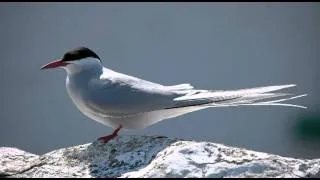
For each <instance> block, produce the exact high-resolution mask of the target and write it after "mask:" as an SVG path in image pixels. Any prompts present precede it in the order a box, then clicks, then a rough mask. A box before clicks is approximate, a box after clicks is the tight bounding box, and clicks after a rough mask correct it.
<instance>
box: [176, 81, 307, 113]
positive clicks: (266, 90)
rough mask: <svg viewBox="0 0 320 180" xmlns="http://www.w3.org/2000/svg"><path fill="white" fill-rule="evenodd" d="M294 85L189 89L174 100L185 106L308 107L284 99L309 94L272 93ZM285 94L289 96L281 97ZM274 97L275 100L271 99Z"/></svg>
mask: <svg viewBox="0 0 320 180" xmlns="http://www.w3.org/2000/svg"><path fill="white" fill-rule="evenodd" d="M293 86H295V84H290V85H279V86H265V87H257V88H250V89H239V90H230V91H207V90H189V91H187V93H186V94H185V95H184V96H180V97H178V98H175V99H174V101H177V103H178V104H181V105H183V106H186V105H187V104H189V106H194V105H201V106H210V107H225V106H290V107H298V108H307V107H305V106H301V105H295V104H287V103H282V102H283V101H288V100H292V99H296V98H300V97H303V96H307V94H302V95H297V96H293V95H292V94H289V93H271V92H273V91H276V90H280V89H285V88H289V87H293ZM283 96H289V97H286V98H280V99H279V97H283ZM272 98H273V100H271V99H272ZM274 98H276V99H274ZM267 99H268V100H267ZM187 106H188V105H187Z"/></svg>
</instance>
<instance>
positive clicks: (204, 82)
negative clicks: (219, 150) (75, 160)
mask: <svg viewBox="0 0 320 180" xmlns="http://www.w3.org/2000/svg"><path fill="white" fill-rule="evenodd" d="M319 19H320V4H319V3H124V2H123V3H111V2H110V3H4V2H3V3H1V4H0V27H1V28H0V39H1V41H0V47H1V53H0V63H1V66H0V68H1V71H0V73H1V74H0V78H1V79H0V80H1V89H0V98H1V101H0V118H1V124H0V146H13V147H18V148H20V149H23V150H26V151H29V152H32V153H36V154H43V153H46V152H48V151H51V150H54V149H57V148H63V147H68V146H73V145H78V144H83V143H89V142H92V141H94V140H96V139H97V138H98V137H100V136H103V135H105V134H109V133H111V132H112V129H111V128H109V127H107V126H103V125H102V124H99V123H97V122H95V121H93V120H91V119H89V118H87V117H85V116H84V115H83V114H81V113H80V111H79V110H78V109H76V107H75V106H74V105H73V104H72V102H71V99H70V98H69V97H68V95H67V92H66V89H65V78H66V73H65V72H64V70H62V69H56V70H48V71H40V67H41V66H42V65H44V64H46V63H48V62H50V61H52V60H55V59H57V58H60V57H61V56H62V55H63V54H64V53H65V52H66V51H68V50H70V49H73V48H75V47H78V46H86V47H89V48H90V49H92V50H94V51H95V52H96V53H97V54H98V55H99V56H100V57H101V58H102V61H103V64H104V66H106V67H108V68H110V69H113V70H115V71H119V72H122V73H126V74H129V75H133V76H137V77H140V78H143V79H146V80H150V81H154V82H158V83H162V84H164V85H173V84H178V83H191V84H192V85H193V86H195V87H196V88H201V89H214V90H226V89H238V88H250V87H256V86H267V85H280V84H291V83H294V84H297V87H294V88H290V89H288V91H286V92H292V93H295V94H303V93H308V96H307V97H303V98H301V99H297V100H292V101H291V102H292V103H294V104H300V105H304V106H307V107H308V109H298V108H290V107H278V106H270V107H267V106H257V107H253V106H247V107H230V108H211V109H205V110H202V111H198V112H194V113H191V114H186V115H184V116H180V117H177V118H174V119H168V120H165V121H162V122H159V123H157V124H155V125H153V126H151V127H148V128H146V129H143V130H136V131H121V133H120V134H136V135H164V136H168V137H177V138H183V139H186V140H197V141H211V142H216V143H223V144H225V145H231V146H237V147H242V148H248V149H251V150H256V151H262V152H267V153H274V154H278V155H282V156H289V157H297V158H320V118H319V117H320V116H319V100H320V98H319V97H320V96H319V94H318V93H319V90H320V83H319V77H320V76H319V75H320V73H319V70H318V69H319V67H320V61H319V57H320V49H319V47H320V34H319V32H320V21H319Z"/></svg>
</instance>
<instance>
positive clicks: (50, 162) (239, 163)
mask: <svg viewBox="0 0 320 180" xmlns="http://www.w3.org/2000/svg"><path fill="white" fill-rule="evenodd" d="M0 176H2V177H123V178H125V177H320V159H314V160H304V159H294V158H286V157H280V156H277V155H271V154H267V153H260V152H255V151H250V150H246V149H241V148H234V147H228V146H225V145H221V144H215V143H209V142H195V141H183V140H178V139H171V138H166V137H154V136H119V137H117V138H115V139H114V140H112V141H110V142H108V143H106V144H103V143H100V142H98V141H95V142H93V143H88V144H84V145H78V146H74V147H68V148H62V149H58V150H54V151H51V152H49V153H46V154H44V155H41V156H38V155H34V154H31V153H27V152H24V151H21V150H18V149H15V148H7V147H2V148H0Z"/></svg>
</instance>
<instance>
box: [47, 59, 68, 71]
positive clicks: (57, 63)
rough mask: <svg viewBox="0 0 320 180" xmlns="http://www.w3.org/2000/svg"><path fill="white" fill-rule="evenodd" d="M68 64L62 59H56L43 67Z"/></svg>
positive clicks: (49, 67)
mask: <svg viewBox="0 0 320 180" xmlns="http://www.w3.org/2000/svg"><path fill="white" fill-rule="evenodd" d="M65 65H67V63H65V62H63V61H62V60H60V59H59V60H56V61H53V62H50V63H48V64H46V65H44V66H42V67H41V69H51V68H57V67H61V66H65Z"/></svg>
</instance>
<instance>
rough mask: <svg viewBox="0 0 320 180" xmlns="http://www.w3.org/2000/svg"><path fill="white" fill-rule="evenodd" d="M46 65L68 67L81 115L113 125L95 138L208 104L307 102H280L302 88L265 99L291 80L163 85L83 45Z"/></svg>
mask: <svg viewBox="0 0 320 180" xmlns="http://www.w3.org/2000/svg"><path fill="white" fill-rule="evenodd" d="M50 68H64V69H65V70H66V71H67V78H66V88H67V92H68V94H69V96H70V98H71V99H72V101H73V103H74V104H75V105H76V106H77V108H78V109H79V110H80V111H81V112H82V113H83V114H84V115H86V116H88V117H89V118H91V119H93V120H96V121H98V122H100V123H102V124H104V125H106V126H110V127H112V128H113V129H114V131H113V133H112V134H110V135H106V136H103V137H100V138H99V140H101V141H102V142H105V143H106V142H108V141H109V140H111V139H113V138H114V137H116V136H117V134H118V132H119V130H120V129H121V128H124V129H139V128H145V127H147V126H150V125H152V124H155V123H157V122H159V121H161V120H164V119H168V118H173V117H177V116H180V115H183V114H186V113H190V112H194V111H198V110H202V109H206V108H209V107H230V106H256V105H278V106H291V107H299V108H306V107H304V106H299V105H294V104H283V103H280V102H283V101H286V100H290V99H295V98H299V97H303V96H306V95H307V94H302V95H299V96H291V97H287V98H282V99H280V98H277V99H276V100H270V98H276V97H282V96H289V95H292V94H288V93H274V91H276V90H280V89H284V88H289V87H293V86H295V85H294V84H288V85H277V86H265V87H255V88H248V89H237V90H202V89H195V88H194V87H193V86H191V85H190V84H178V85H171V86H165V85H161V84H158V83H153V82H150V81H146V80H143V79H140V78H137V77H133V76H129V75H126V74H122V73H119V72H116V71H113V70H111V69H108V68H106V67H103V65H102V62H101V59H100V57H99V56H98V55H97V54H96V53H95V52H93V51H92V50H90V49H89V48H86V47H78V48H75V49H73V50H70V51H68V52H66V53H65V54H64V55H63V57H62V58H61V59H59V60H56V61H53V62H51V63H48V64H46V65H44V66H43V67H42V68H41V69H50ZM265 99H269V101H267V100H265Z"/></svg>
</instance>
